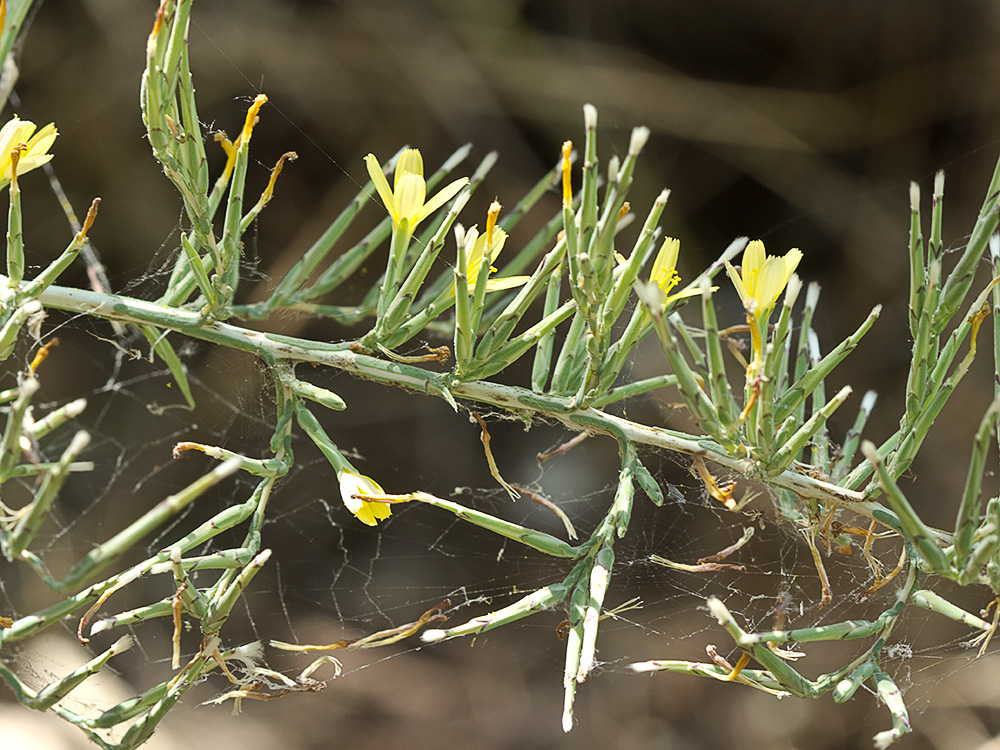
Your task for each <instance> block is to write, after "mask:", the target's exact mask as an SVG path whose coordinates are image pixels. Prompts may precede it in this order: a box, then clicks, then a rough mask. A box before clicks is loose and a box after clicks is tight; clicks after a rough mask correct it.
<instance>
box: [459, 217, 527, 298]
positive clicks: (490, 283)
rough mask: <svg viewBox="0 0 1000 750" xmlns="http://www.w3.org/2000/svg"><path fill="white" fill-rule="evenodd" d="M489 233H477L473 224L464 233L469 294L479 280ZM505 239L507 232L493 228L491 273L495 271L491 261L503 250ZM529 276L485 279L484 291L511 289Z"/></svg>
mask: <svg viewBox="0 0 1000 750" xmlns="http://www.w3.org/2000/svg"><path fill="white" fill-rule="evenodd" d="M488 238H489V235H487V234H479V229H478V228H477V227H476V225H475V224H473V225H472V226H471V227H469V230H468V231H467V232H466V233H465V240H464V242H465V257H466V261H465V263H466V276H467V278H468V283H469V294H472V293H473V292H474V291H475V290H476V281H478V280H479V269H480V268H482V265H483V254H484V253H485V252H486V244H487V240H488ZM506 241H507V233H506V232H505V231H503V230H502V229H501V228H500V227H494V228H493V247H492V249H491V250H490V264H491V265H490V273H491V274H492V273H493V272H494V271H496V269H495V268H493V265H492V263H493V261H495V260H496V259H497V256H498V255H500V251H501V250H503V246H504V243H505V242H506ZM529 278H530V277H529V276H508V277H506V278H502V279H493V278H490V279H487V281H486V291H487V292H496V291H499V290H501V289H511V288H512V287H515V286H521V285H522V284H524V283H526V282H527V281H528V279H529Z"/></svg>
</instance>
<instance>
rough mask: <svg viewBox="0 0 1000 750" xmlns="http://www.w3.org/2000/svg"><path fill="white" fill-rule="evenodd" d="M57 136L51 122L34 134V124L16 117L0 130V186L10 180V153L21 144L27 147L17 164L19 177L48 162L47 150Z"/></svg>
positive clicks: (49, 156)
mask: <svg viewBox="0 0 1000 750" xmlns="http://www.w3.org/2000/svg"><path fill="white" fill-rule="evenodd" d="M33 133H34V135H32V134H33ZM57 135H58V133H57V132H56V126H55V125H53V124H52V123H51V122H50V123H49V124H48V125H46V126H45V127H44V128H42V129H41V130H39V131H38V132H37V133H35V123H33V122H29V121H27V120H21V119H20V118H18V117H15V118H14V119H13V120H11V121H10V122H8V123H7V124H6V125H4V126H3V128H0V186H3V185H6V184H8V183H9V182H10V180H11V158H10V152H11V151H13V150H14V149H15V148H16V147H17V146H18V145H19V144H22V143H23V144H24V145H25V146H27V149H25V150H24V151H22V152H21V155H20V158H19V160H18V162H17V174H18V176H20V175H22V174H24V173H25V172H28V171H30V170H32V169H34V168H35V167H40V166H42V165H43V164H47V163H48V162H49V160H50V159H51V158H52V154H50V153H48V150H49V148H50V147H51V146H52V142H53V141H54V140H55V139H56V136H57Z"/></svg>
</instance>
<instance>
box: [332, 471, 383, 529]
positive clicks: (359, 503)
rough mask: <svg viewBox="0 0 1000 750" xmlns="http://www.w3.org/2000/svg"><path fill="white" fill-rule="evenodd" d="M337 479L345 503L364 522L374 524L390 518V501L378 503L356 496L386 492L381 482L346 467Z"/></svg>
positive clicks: (338, 473) (338, 474)
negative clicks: (380, 484)
mask: <svg viewBox="0 0 1000 750" xmlns="http://www.w3.org/2000/svg"><path fill="white" fill-rule="evenodd" d="M337 479H338V481H339V482H340V496H341V497H342V498H343V500H344V505H346V506H347V509H348V510H349V511H351V513H353V514H354V515H355V516H357V518H358V520H359V521H361V522H362V523H366V524H368V525H369V526H374V525H375V524H377V523H378V522H379V521H382V520H384V519H386V518H388V517H389V514H390V513H392V506H391V505H390V504H389V503H377V502H375V501H373V500H365V499H364V498H360V497H355V495H384V494H385V491H384V490H383V489H382V488H381V487H380V486H379V483H378V482H376V481H375V480H374V479H372V478H371V477H366V476H365V475H364V474H359V473H358V472H356V471H354V470H353V469H350V468H345V469H342V470H341V471H339V472H337Z"/></svg>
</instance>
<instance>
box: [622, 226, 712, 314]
mask: <svg viewBox="0 0 1000 750" xmlns="http://www.w3.org/2000/svg"><path fill="white" fill-rule="evenodd" d="M680 252H681V241H680V240H678V239H676V238H674V237H667V238H666V239H664V240H663V244H662V245H661V246H660V251H659V252H658V253H657V254H656V258H655V259H654V260H653V267H652V269H650V271H649V283H650V284H655V285H656V286H657V288H658V289H659V290H660V292H661V293H662V300H663V306H664V307H666V306H667V305H669V304H670V303H671V302H673V301H674V300H678V299H683V298H685V297H694V296H695V295H697V294H701V289H686V290H684V291H681V292H678V293H677V294H671V293H670V291H671V290H672V289H673V288H674V287H675V286H677V285H678V284H679V283H680V282H681V277H680V274H678V273H677V257H678V256H679V255H680ZM615 257H616V259H617V260H618V263H619V264H622V263H624V262H625V258H624V257H622V256H621V255H618V254H617V253H615Z"/></svg>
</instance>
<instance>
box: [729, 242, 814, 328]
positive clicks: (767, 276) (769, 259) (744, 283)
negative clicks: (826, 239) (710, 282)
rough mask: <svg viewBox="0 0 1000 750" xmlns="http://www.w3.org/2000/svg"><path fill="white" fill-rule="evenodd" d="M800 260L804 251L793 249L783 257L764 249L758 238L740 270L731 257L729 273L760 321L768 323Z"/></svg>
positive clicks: (752, 243) (745, 252) (738, 291)
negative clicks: (737, 269)
mask: <svg viewBox="0 0 1000 750" xmlns="http://www.w3.org/2000/svg"><path fill="white" fill-rule="evenodd" d="M800 260H802V252H801V251H800V250H798V249H794V250H789V251H788V252H787V253H785V255H784V256H783V257H781V258H779V257H778V256H776V255H771V256H769V255H768V254H767V253H766V252H765V251H764V243H763V242H761V241H760V240H754V241H753V242H751V243H750V244H749V245H747V249H746V250H744V251H743V263H742V266H741V268H740V271H739V272H737V271H736V269H735V268H733V265H732V264H731V263H730V262H729V261H728V260H727V261H726V272H727V273H728V274H729V278H730V279H732V281H733V286H735V287H736V292H737V293H738V294H739V295H740V299H741V300H743V307H744V308H745V309H746V311H747V312H748V313H750V314H751V315H753V316H754V317H755V318H757V320H758V321H763V322H766V321H767V318H768V317H769V316H770V314H771V310H772V309H773V308H774V303H775V302H776V301H777V299H778V295H779V294H781V292H782V291H783V290H784V288H785V286H786V285H787V284H788V280H789V279H790V278H791V277H792V274H793V273H794V272H795V269H796V267H798V265H799V261H800Z"/></svg>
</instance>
